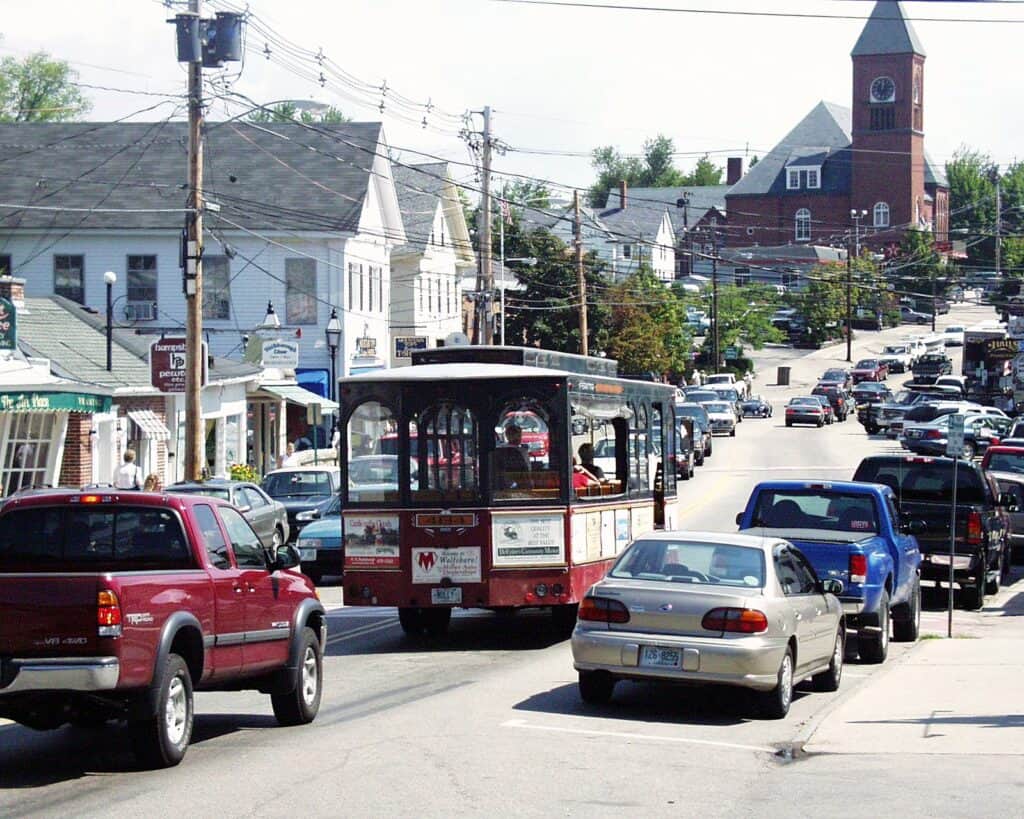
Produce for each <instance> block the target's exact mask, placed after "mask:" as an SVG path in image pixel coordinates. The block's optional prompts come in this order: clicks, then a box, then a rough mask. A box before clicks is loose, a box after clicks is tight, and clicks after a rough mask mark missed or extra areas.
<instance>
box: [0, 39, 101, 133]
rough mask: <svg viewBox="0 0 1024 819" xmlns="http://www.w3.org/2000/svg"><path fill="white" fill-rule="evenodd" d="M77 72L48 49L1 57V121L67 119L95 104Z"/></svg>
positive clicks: (59, 120) (64, 120)
mask: <svg viewBox="0 0 1024 819" xmlns="http://www.w3.org/2000/svg"><path fill="white" fill-rule="evenodd" d="M77 79H78V74H77V72H75V71H73V70H72V69H71V68H70V67H69V66H68V64H67V63H66V62H64V61H63V60H54V59H52V58H51V57H50V55H49V54H47V53H46V52H44V51H40V52H37V53H36V54H31V55H29V56H28V57H25V58H24V59H20V60H19V59H16V58H14V57H4V58H3V59H2V60H0V122H66V121H68V120H73V119H77V118H78V117H80V116H82V115H83V114H85V113H87V112H88V111H89V109H90V108H92V104H91V103H90V102H89V100H88V99H86V97H85V95H84V94H82V92H81V90H79V88H78V86H77V85H75V81H76V80H77Z"/></svg>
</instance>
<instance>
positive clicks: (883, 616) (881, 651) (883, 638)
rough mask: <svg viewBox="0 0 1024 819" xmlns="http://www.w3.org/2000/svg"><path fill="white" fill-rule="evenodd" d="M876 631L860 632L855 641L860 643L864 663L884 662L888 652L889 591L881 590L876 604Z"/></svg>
mask: <svg viewBox="0 0 1024 819" xmlns="http://www.w3.org/2000/svg"><path fill="white" fill-rule="evenodd" d="M878 625H879V630H878V632H877V633H872V632H861V633H860V634H859V635H858V639H857V642H858V644H859V645H860V658H861V660H863V661H864V662H866V663H884V662H885V658H886V657H887V656H888V654H889V593H888V592H882V600H881V602H880V603H879V604H878Z"/></svg>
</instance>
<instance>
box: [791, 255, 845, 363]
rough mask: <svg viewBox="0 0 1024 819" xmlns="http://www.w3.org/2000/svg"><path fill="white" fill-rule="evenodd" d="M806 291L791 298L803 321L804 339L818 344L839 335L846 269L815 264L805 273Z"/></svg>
mask: <svg viewBox="0 0 1024 819" xmlns="http://www.w3.org/2000/svg"><path fill="white" fill-rule="evenodd" d="M807 278H808V283H807V288H806V289H805V290H804V291H803V292H802V293H799V294H796V296H795V297H794V302H795V304H794V306H795V307H796V308H797V309H798V310H799V311H800V315H802V316H803V317H804V320H805V321H806V322H807V336H808V338H809V339H810V341H811V342H812V343H814V344H821V343H822V342H824V341H828V340H829V339H832V338H836V337H837V336H838V335H840V334H841V333H842V330H841V327H842V326H843V321H844V320H845V318H846V292H845V281H846V266H845V265H837V264H825V265H817V266H815V267H814V268H812V270H811V272H810V274H808V277H807Z"/></svg>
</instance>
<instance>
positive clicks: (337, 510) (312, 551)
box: [295, 495, 345, 585]
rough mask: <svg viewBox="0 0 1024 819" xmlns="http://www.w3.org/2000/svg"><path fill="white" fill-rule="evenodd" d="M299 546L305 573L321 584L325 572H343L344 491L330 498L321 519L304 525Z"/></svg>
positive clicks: (299, 538)
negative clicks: (342, 493)
mask: <svg viewBox="0 0 1024 819" xmlns="http://www.w3.org/2000/svg"><path fill="white" fill-rule="evenodd" d="M295 548H296V549H297V550H298V552H299V560H300V561H301V567H302V573H303V574H304V575H306V576H307V577H308V578H309V579H310V580H312V581H313V582H314V583H316V584H317V585H320V582H321V581H322V580H323V578H324V576H325V575H340V574H341V573H342V566H343V565H344V559H345V555H344V551H343V550H342V539H341V496H340V495H335V496H334V497H333V498H331V499H330V500H329V501H327V504H326V506H324V508H323V511H322V512H321V513H320V517H319V518H318V519H317V520H313V521H310V522H309V523H308V524H307V525H306V526H304V527H302V531H301V532H299V537H298V540H296V541H295Z"/></svg>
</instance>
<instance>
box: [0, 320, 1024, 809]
mask: <svg viewBox="0 0 1024 819" xmlns="http://www.w3.org/2000/svg"><path fill="white" fill-rule="evenodd" d="M990 314H991V311H990V310H984V311H978V310H975V309H971V310H967V309H964V308H961V309H958V310H955V311H954V313H953V314H952V315H951V316H950V317H948V318H947V320H946V322H943V323H948V322H949V321H950V320H957V321H961V320H963V321H965V323H966V322H967V321H970V320H972V319H975V318H987V317H989V316H990ZM902 332H905V331H887V332H886V333H885V334H876V333H862V334H860V337H859V338H858V339H857V341H856V347H855V353H854V355H855V357H856V356H857V355H858V354H859V353H860V352H861V351H863V352H864V353H865V354H866V353H869V352H875V351H877V350H879V349H880V347H881V344H882V341H883V338H891V337H895V336H898V335H900V334H902ZM844 355H845V349H844V348H839V347H833V348H829V349H826V350H820V351H815V352H813V353H810V354H807V353H804V352H800V353H796V354H795V353H794V352H793V351H791V350H770V351H762V352H761V354H759V356H758V358H759V367H760V375H759V378H758V380H757V381H756V382H755V389H756V390H757V391H758V392H761V393H763V394H765V395H767V396H768V397H769V398H770V399H771V400H772V401H773V403H774V406H775V410H776V412H775V417H774V418H772V419H767V420H752V419H748V420H747V421H745V422H744V423H743V424H742V425H741V426H740V427H739V431H738V434H737V437H735V438H717V439H716V441H715V452H714V456H713V458H712V459H710V460H709V461H708V463H707V465H706V466H705V467H703V468H702V469H699V470H698V472H697V477H696V479H695V480H694V481H691V482H689V483H682V484H680V487H681V498H680V512H681V520H682V523H683V525H684V526H686V527H688V528H707V529H720V530H725V531H730V530H734V529H735V526H734V524H733V520H734V517H735V514H736V512H738V511H739V510H740V509H741V508H742V505H743V502H744V501H745V499H746V497H747V494H748V493H749V491H750V488H751V486H752V485H753V483H755V482H756V481H757V480H760V479H763V478H769V477H781V476H786V477H798V476H799V477H812V478H826V479H827V478H832V479H843V478H848V477H849V476H850V475H851V474H852V471H853V469H854V467H855V466H856V464H857V462H858V461H859V459H860V458H861V457H862V456H863V455H866V454H868V453H873V452H879V451H884V450H886V449H890V448H892V447H893V446H894V444H893V443H891V442H887V441H885V440H884V439H879V438H874V439H872V438H869V437H868V436H866V435H865V434H864V432H863V430H862V429H861V427H860V426H859V425H858V424H857V423H856V420H855V419H852V418H851V419H850V420H849V421H847V422H846V423H843V424H840V423H837V424H834V425H832V426H831V427H825V428H823V429H815V428H809V427H800V428H792V429H786V428H785V427H784V426H783V423H782V412H781V407H782V404H783V403H784V401H785V399H786V398H788V397H789V396H790V395H793V394H799V393H801V392H806V389H807V388H808V387H809V385H811V384H813V380H814V377H815V376H816V375H818V374H819V373H820V372H821V371H822V370H824V369H825V368H826V367H827V366H829V365H830V364H832V363H840V362H841V361H842V359H843V358H844ZM779 363H784V364H785V365H787V366H791V367H792V368H793V370H792V381H793V383H792V386H790V387H789V388H783V387H777V386H773V383H774V381H775V369H774V368H775V367H776V366H777V365H778V364H779ZM339 593H340V590H339V589H337V588H334V589H330V588H327V589H325V590H324V598H325V601H327V602H328V603H330V602H331V601H332V600H333V601H340V594H339ZM970 616H971V615H967V614H960V613H958V618H959V617H964V618H969V617H970ZM924 621H925V630H926V631H935V632H938V631H941V630H942V629H943V628H944V624H945V615H944V614H943V613H942V612H941V611H939V610H937V609H933V610H931V611H928V612H926V613H925V617H924ZM328 643H329V644H328V650H327V660H326V682H325V699H324V702H323V706H322V708H321V711H320V715H319V718H318V719H317V720H316V722H315V723H314V724H312V725H310V726H305V727H301V728H287V729H286V728H279V727H277V726H276V723H275V721H274V719H273V716H272V714H271V710H270V702H269V698H267V697H263V696H261V695H258V694H251V693H240V694H200V695H197V698H196V703H197V712H198V713H197V718H196V723H195V735H194V739H193V745H192V747H191V748H190V750H189V753H188V756H187V757H186V759H185V761H184V763H183V764H182V765H181V766H179V767H178V768H175V769H172V770H168V771H157V772H147V771H138V770H137V769H136V768H135V763H134V760H133V758H132V756H131V755H130V753H128V752H127V751H126V750H125V749H126V748H127V740H126V737H125V736H124V734H123V732H122V731H120V730H118V729H117V728H111V729H108V730H103V731H87V730H83V729H72V728H65V729H62V730H59V731H56V732H51V733H36V732H33V731H30V730H28V729H25V728H22V727H20V726H14V725H3V726H0V815H2V816H6V817H13V816H23V815H48V816H57V815H61V816H66V815H74V816H76V817H77V816H104V817H107V816H111V815H118V816H142V817H150V816H172V815H175V816H176V815H193V816H213V815H216V816H219V817H234V816H253V815H257V816H286V815H287V816H302V815H317V816H320V815H324V816H343V815H354V816H416V817H421V816H450V815H453V814H462V815H471V816H483V815H490V816H553V815H567V816H583V815H586V816H607V815H622V814H633V815H646V816H680V815H682V816H693V815H698V814H703V815H711V816H726V815H728V816H730V817H736V816H754V815H757V816H794V815H799V814H807V813H810V812H813V813H814V814H816V815H838V816H852V815H857V816H863V815H870V814H872V813H882V812H884V813H890V812H894V811H897V810H898V812H899V813H901V814H903V815H909V816H916V815H926V814H931V815H943V816H950V815H964V816H986V815H996V813H1007V814H1009V815H1014V814H1017V815H1019V812H1020V807H1019V802H1016V801H1014V800H1015V799H1017V798H1018V797H1017V794H1016V793H1015V790H1014V789H1015V788H1017V787H1019V786H1016V785H1013V784H1012V783H1014V782H1019V781H1020V774H1019V769H1018V768H1017V767H1016V764H1015V760H1013V758H1012V757H998V758H991V757H987V756H985V755H984V754H976V755H971V756H964V755H960V756H956V755H954V756H950V757H948V758H942V759H931V758H929V757H927V756H922V755H915V754H905V755H899V754H897V755H887V756H884V757H881V756H875V755H873V754H871V753H870V752H869V751H867V752H864V751H862V752H859V753H853V754H829V753H826V754H806V753H805V752H804V751H803V750H802V747H803V744H804V742H805V741H806V740H807V738H808V737H809V736H810V734H811V732H812V730H813V729H814V728H815V727H816V725H817V724H818V723H819V722H820V720H821V719H822V718H823V717H824V716H825V715H826V714H827V713H828V712H829V711H831V710H832V709H835V708H839V707H841V706H842V704H843V703H844V702H847V701H849V699H850V698H852V697H854V696H855V695H857V693H858V692H859V691H860V692H867V691H869V689H866V688H865V687H866V686H870V685H871V684H872V682H873V680H875V678H876V677H878V675H880V674H881V675H884V674H885V673H886V669H887V668H888V667H889V664H887V665H886V666H881V667H879V666H867V665H860V664H856V663H851V664H849V665H848V666H847V668H846V673H845V675H844V679H843V685H842V689H841V691H840V692H838V693H837V694H814V693H809V692H803V691H802V692H800V693H799V695H798V696H797V698H796V700H795V701H794V703H793V707H792V710H791V712H790V715H789V717H788V719H786V720H784V721H779V722H773V721H766V720H762V719H757V718H751V717H750V716H749V713H750V712H749V710H748V709H747V708H745V707H744V703H743V702H742V698H739V699H737V698H736V697H734V696H733V695H732V694H731V693H730V692H722V691H712V692H701V691H693V690H681V689H672V688H656V687H652V686H647V685H640V684H631V683H630V684H620V686H619V688H618V689H617V692H616V698H615V700H614V702H613V703H612V704H611V705H609V706H607V707H592V706H586V705H584V704H583V703H582V702H581V701H580V700H579V697H578V696H577V692H576V684H575V683H576V678H575V673H574V672H573V669H572V663H571V657H570V652H569V646H568V643H567V642H566V641H565V640H564V639H563V638H562V636H560V635H559V634H558V633H557V632H555V631H554V629H553V628H552V626H551V624H550V623H549V620H548V618H547V617H546V616H544V615H541V614H530V613H526V614H521V615H519V616H516V617H507V618H499V617H497V616H494V615H491V614H487V613H480V612H465V613H458V614H457V615H456V617H455V618H454V619H453V621H452V628H451V631H450V634H449V635H448V637H447V638H446V639H444V640H440V641H437V642H433V643H426V644H425V643H418V644H416V643H410V642H408V641H406V640H405V639H404V638H403V635H402V633H401V630H400V629H399V627H398V619H397V616H396V614H395V612H394V610H379V611H377V610H366V609H346V608H340V607H339V608H336V609H335V610H333V611H332V612H331V616H330V638H329V641H328ZM908 650H909V649H908V647H907V646H905V645H900V644H893V645H892V648H891V652H890V661H889V663H897V662H899V661H900V658H901V657H903V656H904V655H905V654H906V652H907V651H908ZM879 679H880V678H879ZM862 699H864V700H865V701H866V702H867V703H870V697H862ZM868 707H870V706H868ZM968 787H969V788H970V791H969V792H968V791H967V789H968Z"/></svg>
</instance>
